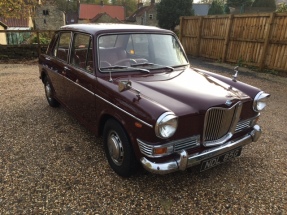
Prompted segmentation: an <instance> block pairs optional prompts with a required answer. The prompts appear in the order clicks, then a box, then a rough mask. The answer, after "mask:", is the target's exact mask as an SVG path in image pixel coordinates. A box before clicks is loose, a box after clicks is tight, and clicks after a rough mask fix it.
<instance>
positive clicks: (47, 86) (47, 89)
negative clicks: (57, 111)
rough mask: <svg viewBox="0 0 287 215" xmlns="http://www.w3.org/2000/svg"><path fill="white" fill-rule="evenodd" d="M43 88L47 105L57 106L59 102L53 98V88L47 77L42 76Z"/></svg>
mask: <svg viewBox="0 0 287 215" xmlns="http://www.w3.org/2000/svg"><path fill="white" fill-rule="evenodd" d="M44 89H45V94H46V98H47V101H48V103H49V105H50V106H51V107H59V105H60V103H59V102H58V101H57V100H56V99H54V98H53V88H52V85H51V83H50V81H49V79H48V78H47V77H45V78H44Z"/></svg>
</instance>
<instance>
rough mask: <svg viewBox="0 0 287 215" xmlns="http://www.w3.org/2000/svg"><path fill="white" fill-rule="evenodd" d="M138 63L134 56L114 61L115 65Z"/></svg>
mask: <svg viewBox="0 0 287 215" xmlns="http://www.w3.org/2000/svg"><path fill="white" fill-rule="evenodd" d="M127 62H128V63H130V64H136V63H137V61H136V60H135V59H132V58H124V59H121V60H119V61H117V62H115V63H114V65H124V63H127Z"/></svg>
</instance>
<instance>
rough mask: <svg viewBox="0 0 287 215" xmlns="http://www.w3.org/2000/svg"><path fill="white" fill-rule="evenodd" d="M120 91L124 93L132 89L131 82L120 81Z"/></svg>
mask: <svg viewBox="0 0 287 215" xmlns="http://www.w3.org/2000/svg"><path fill="white" fill-rule="evenodd" d="M118 88H119V91H120V92H123V91H126V90H129V89H131V88H132V82H131V81H120V82H119V85H118Z"/></svg>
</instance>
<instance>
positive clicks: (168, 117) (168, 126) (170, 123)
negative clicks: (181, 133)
mask: <svg viewBox="0 0 287 215" xmlns="http://www.w3.org/2000/svg"><path fill="white" fill-rule="evenodd" d="M176 129H177V116H175V115H174V113H172V112H166V113H163V114H162V115H161V116H160V117H159V118H158V119H157V121H156V125H155V134H156V136H158V137H159V138H162V139H167V138H169V137H171V136H172V135H173V134H174V133H175V131H176Z"/></svg>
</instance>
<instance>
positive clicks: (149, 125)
mask: <svg viewBox="0 0 287 215" xmlns="http://www.w3.org/2000/svg"><path fill="white" fill-rule="evenodd" d="M65 78H66V79H67V80H68V81H70V82H72V83H74V84H76V85H77V86H79V87H80V88H82V89H83V90H85V91H87V92H88V93H90V94H92V95H93V96H96V97H98V98H99V99H101V100H103V101H105V102H107V103H108V104H110V105H112V106H113V107H115V108H117V109H118V110H120V111H122V112H124V113H125V114H127V115H129V116H130V117H132V118H134V119H135V120H137V121H139V122H141V123H143V124H145V125H146V126H148V127H150V128H153V126H152V125H151V124H149V123H147V122H145V121H143V120H141V119H139V118H137V117H136V116H134V115H132V114H130V113H129V112H127V111H125V110H124V109H122V108H119V107H118V106H116V105H115V104H113V103H111V102H109V101H108V100H106V99H104V98H103V97H101V96H99V95H98V94H95V93H93V92H92V91H90V90H88V89H86V88H85V87H83V86H81V85H80V84H78V83H76V82H74V81H72V80H70V79H68V78H67V77H65Z"/></svg>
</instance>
